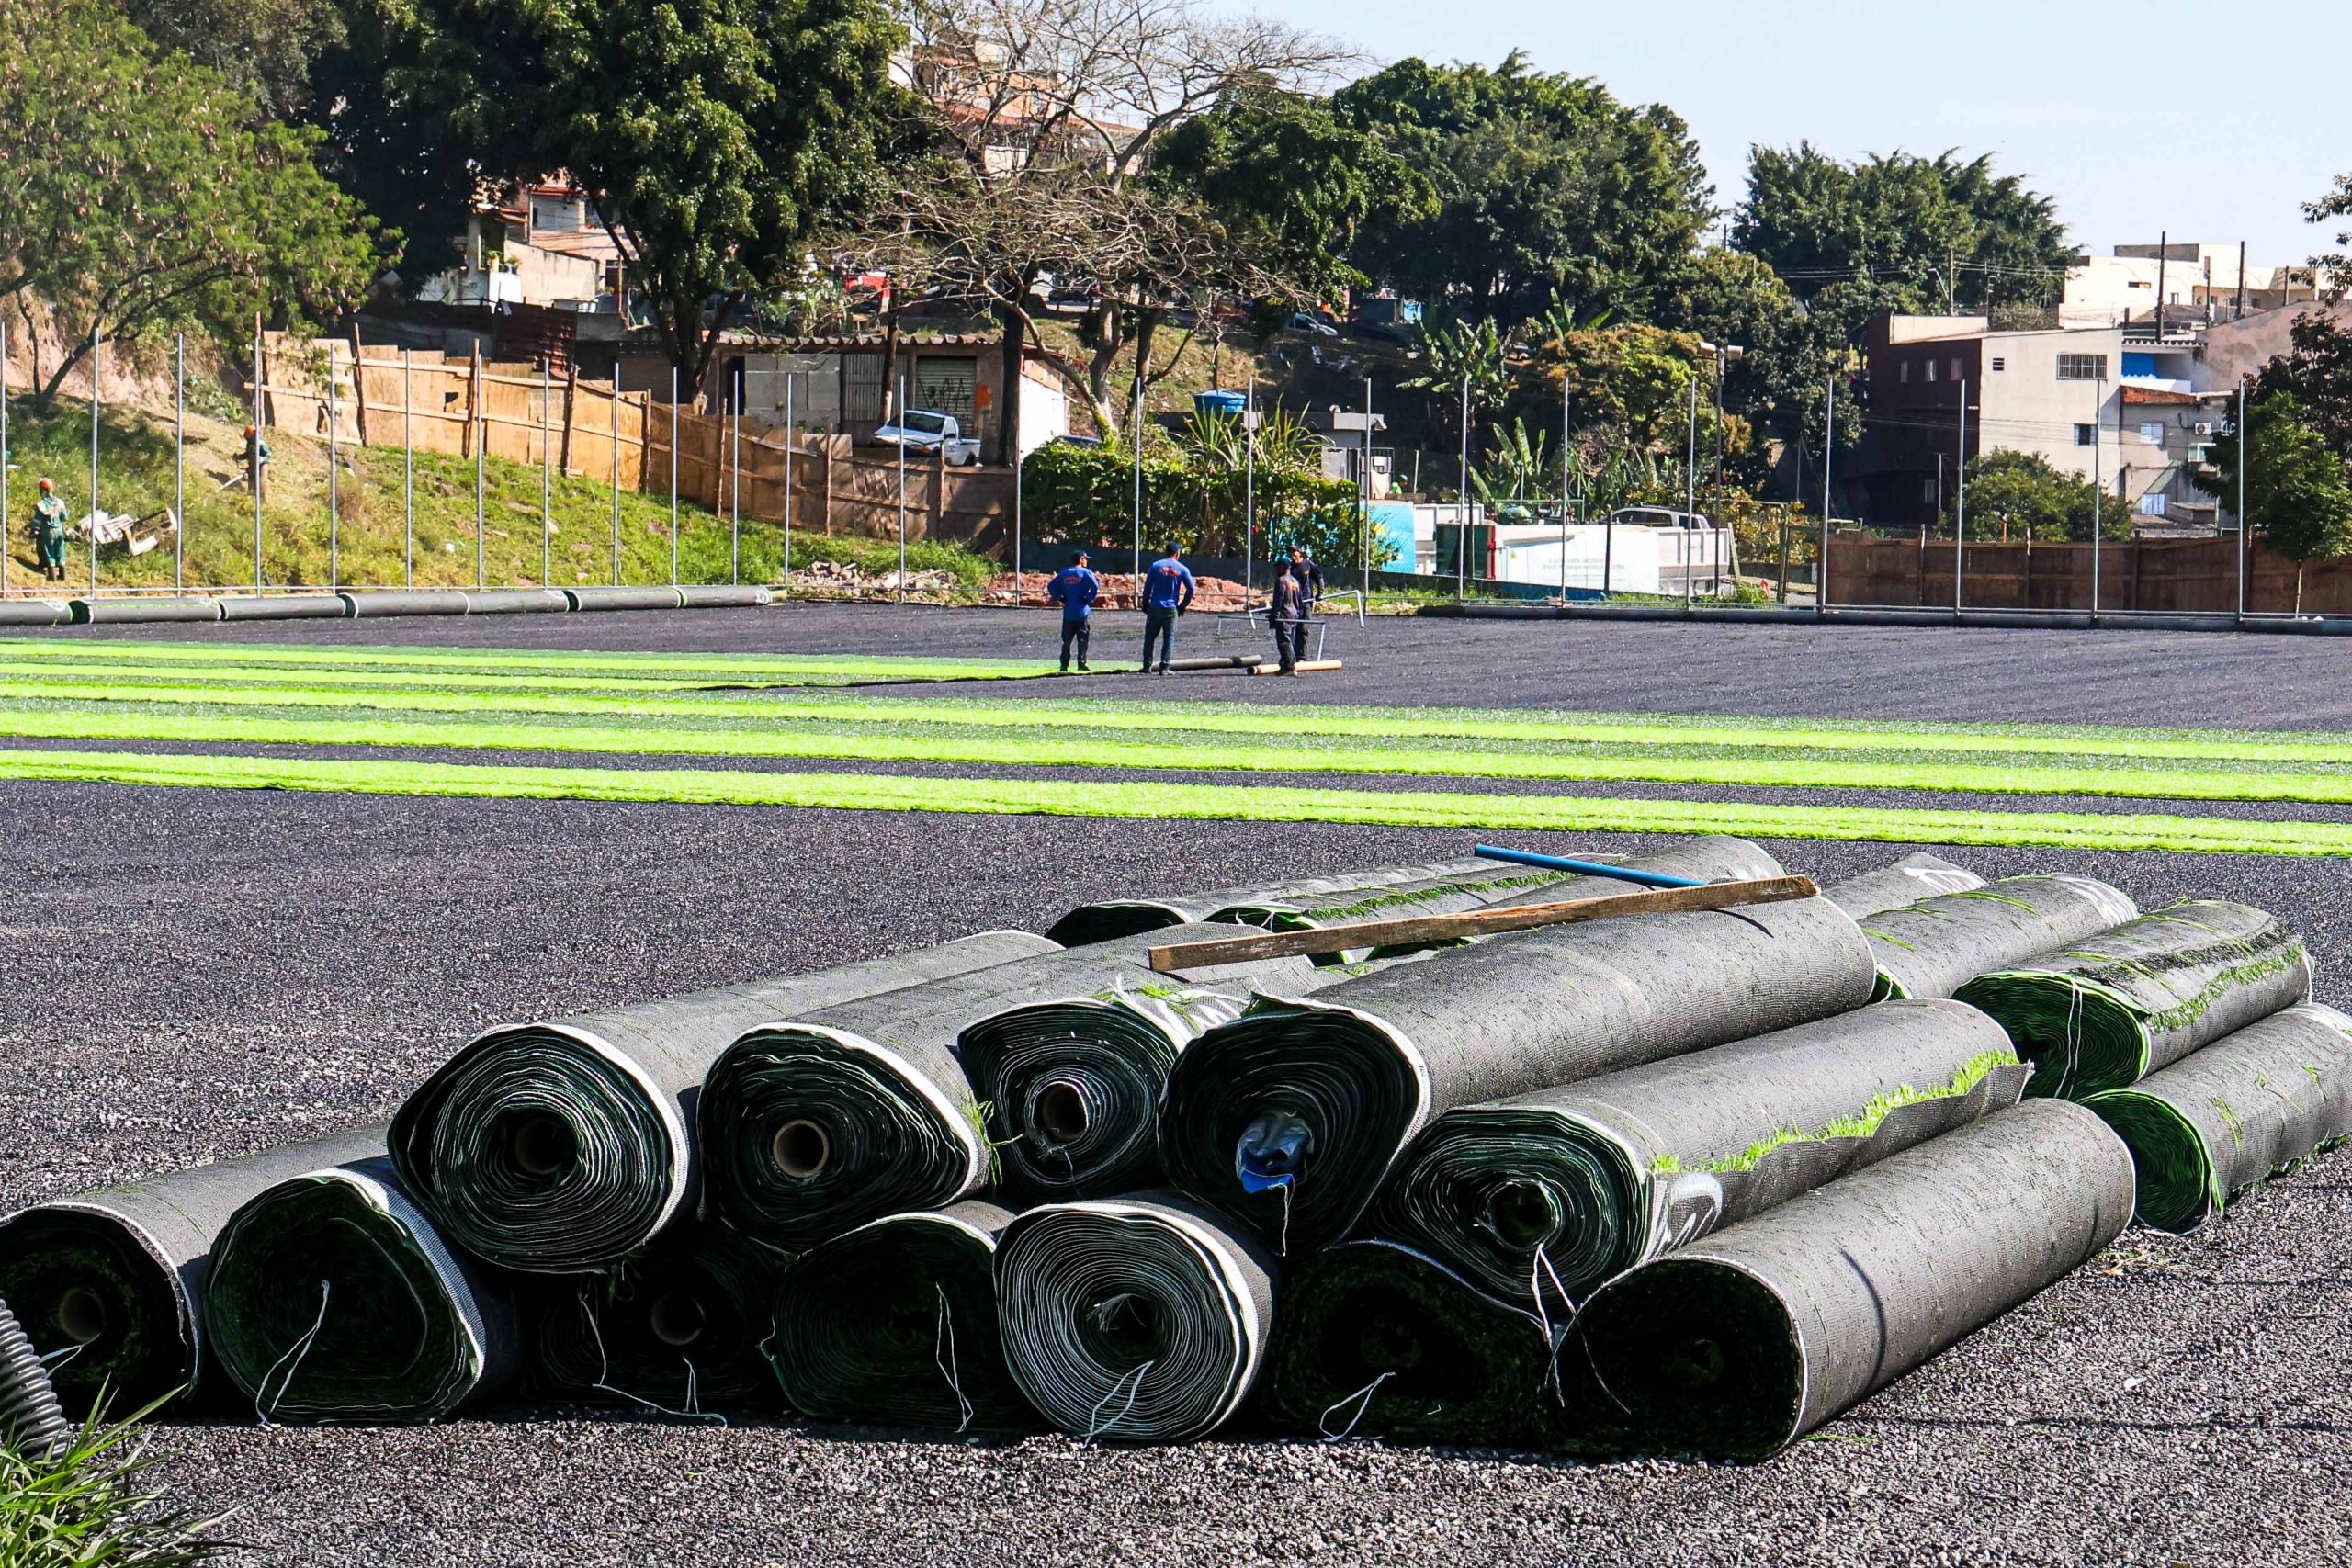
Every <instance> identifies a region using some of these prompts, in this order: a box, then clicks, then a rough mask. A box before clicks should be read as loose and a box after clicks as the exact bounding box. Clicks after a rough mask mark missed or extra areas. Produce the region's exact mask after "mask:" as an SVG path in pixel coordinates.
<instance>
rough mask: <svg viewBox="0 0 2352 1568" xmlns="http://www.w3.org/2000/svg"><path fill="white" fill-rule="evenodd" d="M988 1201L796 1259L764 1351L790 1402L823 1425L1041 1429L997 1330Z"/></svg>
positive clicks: (895, 1224)
mask: <svg viewBox="0 0 2352 1568" xmlns="http://www.w3.org/2000/svg"><path fill="white" fill-rule="evenodd" d="M1008 1224H1012V1213H1011V1211H1009V1210H1005V1209H1000V1208H998V1207H997V1206H996V1205H994V1204H993V1203H978V1202H968V1203H958V1204H956V1205H955V1206H954V1207H953V1208H949V1209H937V1210H930V1211H926V1212H924V1213H913V1214H891V1215H888V1216H887V1217H885V1218H883V1219H879V1220H876V1221H873V1222H872V1223H871V1224H864V1225H860V1226H859V1227H858V1228H857V1229H855V1230H854V1231H851V1232H850V1233H849V1234H848V1235H838V1236H835V1237H834V1238H833V1239H832V1240H831V1241H829V1242H826V1243H825V1244H824V1245H822V1246H821V1247H811V1248H809V1250H808V1251H807V1252H804V1253H802V1254H801V1255H800V1256H799V1257H798V1258H794V1259H793V1260H792V1265H791V1267H790V1268H788V1269H786V1270H785V1273H784V1279H783V1282H782V1284H781V1286H780V1287H779V1289H778V1291H777V1294H776V1300H775V1325H776V1327H775V1337H774V1339H773V1341H772V1342H771V1344H770V1346H769V1352H768V1353H769V1356H770V1358H771V1359H773V1361H774V1364H775V1377H776V1381H777V1382H780V1383H781V1384H782V1385H783V1387H784V1393H785V1397H786V1399H787V1400H789V1401H790V1402H791V1404H792V1407H793V1408H794V1409H796V1410H798V1411H800V1412H802V1413H803V1414H805V1415H809V1416H816V1417H817V1418H819V1419H820V1420H826V1421H854V1422H857V1423H859V1424H861V1425H867V1426H877V1427H928V1428H934V1429H940V1430H947V1431H956V1432H964V1431H983V1432H986V1431H1012V1430H1019V1429H1023V1428H1034V1427H1036V1426H1037V1424H1038V1422H1037V1413H1036V1412H1035V1410H1033V1409H1031V1408H1030V1405H1029V1402H1028V1400H1026V1399H1025V1398H1023V1397H1022V1393H1021V1390H1020V1389H1019V1388H1018V1387H1016V1386H1015V1385H1014V1383H1013V1381H1012V1372H1011V1371H1008V1370H1007V1369H1006V1367H1005V1364H1004V1342H1003V1339H1002V1337H1001V1335H1000V1332H999V1330H998V1326H997V1303H996V1250H997V1238H998V1237H999V1236H1000V1235H1001V1234H1002V1233H1003V1231H1004V1227H1005V1226H1006V1225H1008Z"/></svg>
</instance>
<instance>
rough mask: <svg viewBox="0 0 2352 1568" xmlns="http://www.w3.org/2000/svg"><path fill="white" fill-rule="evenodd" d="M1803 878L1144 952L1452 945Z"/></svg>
mask: <svg viewBox="0 0 2352 1568" xmlns="http://www.w3.org/2000/svg"><path fill="white" fill-rule="evenodd" d="M1819 892H1820V889H1819V888H1817V887H1815V886H1814V883H1813V878H1811V877H1809V876H1768V877H1763V878H1760V879H1758V880H1757V881H1753V882H1715V883H1710V884H1708V885H1707V886H1704V887H1653V888H1645V889H1644V890H1642V891H1641V892H1638V893H1611V894H1607V895H1604V896H1602V897H1598V898H1569V899H1566V900H1563V901H1561V902H1559V903H1556V904H1521V905H1517V906H1515V907H1513V908H1504V909H1473V910H1471V911H1469V912H1468V913H1466V914H1459V915H1419V916H1415V917H1412V918H1410V919H1401V920H1364V921H1361V922H1359V923H1357V924H1355V925H1347V926H1326V927H1324V928H1323V929H1322V930H1320V931H1266V932H1262V933H1261V934H1258V935H1255V936H1242V937H1231V938H1226V939H1222V940H1219V941H1216V942H1183V943H1180V944H1179V945H1177V946H1173V947H1155V948H1153V949H1152V950H1151V955H1150V956H1151V966H1152V967H1153V968H1154V969H1156V970H1158V971H1159V972H1160V973H1162V974H1173V973H1177V972H1180V971H1182V970H1186V969H1209V968H1214V967H1216V966H1217V965H1218V964H1251V963H1255V962H1257V961H1258V960H1260V959H1264V958H1286V957H1289V956H1290V955H1292V954H1294V953H1348V952H1351V951H1354V950H1357V949H1361V948H1371V947H1412V946H1419V945H1420V944H1421V943H1424V942H1458V941H1461V940H1463V939H1464V938H1466V937H1477V936H1493V935H1495V934H1496V933H1498V932H1500V931H1533V930H1535V929H1537V928H1538V927H1542V926H1560V925H1569V924H1573V923H1575V922H1577V921H1579V920H1605V919H1613V918H1615V917H1617V916H1620V915H1670V914H1679V913H1683V912H1685V911H1687V910H1692V909H1728V908H1735V907H1736V906H1738V905H1742V904H1779V903H1785V902H1787V901H1789V900H1790V899H1793V898H1811V897H1815V896H1816V895H1818V894H1819Z"/></svg>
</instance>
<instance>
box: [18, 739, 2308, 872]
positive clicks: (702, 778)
mask: <svg viewBox="0 0 2352 1568" xmlns="http://www.w3.org/2000/svg"><path fill="white" fill-rule="evenodd" d="M0 778H13V779H28V780H50V781H67V782H90V783H108V784H167V785H181V786H198V787H214V788H231V789H295V790H313V791H326V792H342V793H352V794H368V795H446V796H462V797H467V798H480V799H543V800H616V801H656V802H672V803H678V804H688V805H712V806H793V807H840V808H847V809H859V810H880V811H944V812H977V813H982V814H989V815H998V816H1026V815H1037V816H1052V817H1134V818H1178V819H1184V820H1228V821H1250V822H1288V821H1324V822H1351V823H1362V824H1367V825H1374V826H1394V827H1420V828H1465V829H1467V828H1487V829H1492V828H1521V829H1538V830H1544V829H1557V830H1563V831H1581V832H1637V833H1654V832H1676V833H1734V834H1740V835H1744V836H1748V837H1756V838H1778V839H1824V840H1867V841H1878V842H1888V843H1934V844H2001V845H2040V846H2050V847H2054V848H2064V849H2101V850H2166V851H2175V852H2196V853H2229V854H2274V855H2293V856H2342V855H2352V824H2339V823H2332V822H2295V821H2286V822H2272V821H2241V820H2235V819H2231V818H2196V817H2160V816H2138V815H2132V816H2104V815H2098V814H2082V813H2073V812H2055V811H2052V812H2007V811H1941V810H1888V809H1882V808H1876V807H1804V806H1770V805H1744V804H1737V803H1725V802H1720V801H1679V800H1619V799H1611V798H1607V797H1590V796H1563V795H1464V794H1439V793H1433V792H1419V791H1388V790H1339V789H1286V788H1263V787H1256V786H1250V785H1228V784H1141V783H1125V782H1096V781H1069V780H1060V779H984V778H956V779H939V778H910V777H903V776H899V775H895V774H887V773H742V772H732V771H725V770H719V769H701V768H684V769H653V768H647V769H636V768H616V769H605V768H561V767H481V766H469V765H463V764H455V763H443V762H395V761H384V762H379V761H330V760H311V759H283V758H275V757H227V756H187V755H153V754H147V753H140V752H121V751H63V750H57V751H51V750H6V751H0Z"/></svg>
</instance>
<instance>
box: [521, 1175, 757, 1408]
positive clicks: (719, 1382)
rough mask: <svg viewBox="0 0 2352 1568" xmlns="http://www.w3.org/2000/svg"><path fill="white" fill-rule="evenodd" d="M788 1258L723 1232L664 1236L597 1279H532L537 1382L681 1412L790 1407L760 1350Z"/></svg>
mask: <svg viewBox="0 0 2352 1568" xmlns="http://www.w3.org/2000/svg"><path fill="white" fill-rule="evenodd" d="M784 1262H785V1260H784V1259H783V1258H781V1257H779V1256H778V1255H777V1254H775V1253H773V1252H771V1251H769V1250H768V1249H767V1248H766V1247H761V1246H758V1245H756V1244H755V1243H752V1242H750V1241H746V1240H744V1239H743V1238H742V1237H741V1236H739V1235H736V1234H735V1233H734V1232H732V1231H730V1230H729V1229H728V1228H727V1227H726V1226H725V1225H721V1224H712V1223H710V1222H708V1221H697V1222H695V1223H694V1224H688V1225H685V1226H683V1227H681V1228H679V1229H676V1230H672V1231H668V1232H665V1233H663V1234H662V1235H661V1236H659V1237H657V1238H656V1239H655V1240H654V1241H652V1242H651V1243H650V1244H649V1245H648V1246H647V1247H645V1248H644V1249H643V1250H641V1251H639V1252H635V1253H631V1254H630V1255H629V1256H628V1258H623V1259H622V1260H621V1261H620V1262H618V1263H616V1264H615V1265H613V1266H612V1267H611V1268H609V1269H605V1270H604V1271H603V1272H602V1273H599V1274H583V1275H575V1276H572V1277H570V1278H558V1279H550V1278H546V1277H544V1276H540V1277H535V1278H534V1279H533V1280H532V1281H531V1286H530V1288H529V1290H528V1291H527V1292H526V1298H525V1303H524V1315H525V1318H526V1324H527V1325H528V1328H529V1334H528V1336H527V1337H528V1339H529V1340H530V1342H531V1345H532V1353H531V1373H530V1377H529V1380H528V1381H529V1382H530V1383H531V1385H532V1387H533V1388H534V1389H535V1390H536V1391H537V1393H543V1394H546V1395H548V1396H550V1397H553V1398H557V1399H566V1400H576V1401H578V1402H580V1403H582V1404H628V1405H633V1406H636V1407H638V1408H640V1409H650V1410H657V1411H661V1412H663V1413H665V1414H671V1415H678V1416H701V1415H704V1414H705V1413H708V1412H723V1411H730V1410H771V1409H774V1408H775V1407H776V1406H777V1405H779V1404H782V1403H783V1401H782V1399H781V1397H780V1396H779V1395H778V1393H777V1391H776V1381H775V1374H774V1373H773V1372H771V1371H769V1368H768V1359H767V1352H766V1350H765V1349H763V1346H765V1345H767V1344H768V1343H769V1341H770V1340H771V1338H772V1337H774V1336H775V1333H776V1331H777V1324H776V1317H775V1287H776V1280H778V1278H779V1277H780V1276H781V1275H782V1274H783V1272H784Z"/></svg>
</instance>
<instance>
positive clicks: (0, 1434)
mask: <svg viewBox="0 0 2352 1568" xmlns="http://www.w3.org/2000/svg"><path fill="white" fill-rule="evenodd" d="M73 1436H74V1424H73V1423H72V1422H71V1421H68V1420H67V1419H66V1418H65V1411H64V1409H63V1407H62V1406H61V1405H60V1404H58V1403H57V1390H56V1389H55V1388H54V1387H52V1386H51V1383H50V1381H49V1369H48V1368H46V1367H44V1366H42V1365H41V1359H40V1351H38V1350H36V1349H34V1348H33V1342H32V1341H31V1340H30V1339H29V1338H28V1337H26V1336H25V1331H24V1329H23V1328H22V1327H21V1326H20V1325H18V1324H17V1314H14V1313H12V1312H10V1311H9V1310H8V1303H6V1302H5V1301H0V1445H6V1447H8V1448H11V1449H13V1450H16V1451H17V1453H19V1454H22V1455H24V1456H25V1457H26V1458H28V1459H35V1460H39V1459H46V1458H48V1457H49V1456H50V1455H51V1454H53V1453H55V1452H56V1451H57V1450H59V1449H61V1448H62V1447H64V1446H65V1444H67V1443H68V1442H70V1441H71V1440H72V1439H73Z"/></svg>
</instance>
